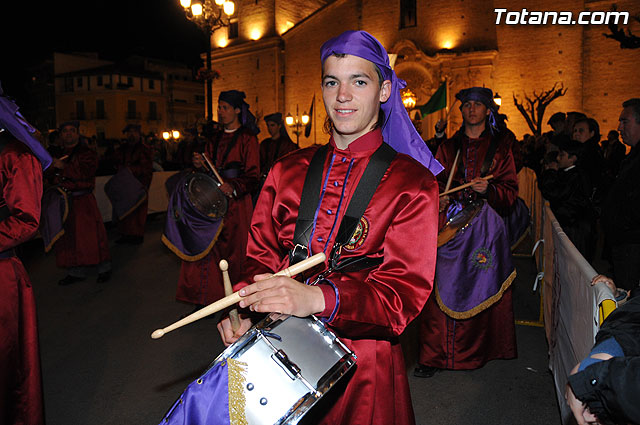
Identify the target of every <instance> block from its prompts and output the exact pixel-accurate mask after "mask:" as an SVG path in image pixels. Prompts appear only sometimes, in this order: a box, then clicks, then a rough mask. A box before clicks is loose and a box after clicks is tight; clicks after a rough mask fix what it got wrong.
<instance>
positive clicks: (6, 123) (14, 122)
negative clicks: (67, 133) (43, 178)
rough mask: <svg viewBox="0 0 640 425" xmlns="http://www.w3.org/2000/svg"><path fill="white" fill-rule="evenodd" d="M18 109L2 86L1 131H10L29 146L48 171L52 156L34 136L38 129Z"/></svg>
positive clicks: (0, 103) (0, 100)
mask: <svg viewBox="0 0 640 425" xmlns="http://www.w3.org/2000/svg"><path fill="white" fill-rule="evenodd" d="M18 109H20V108H19V107H18V105H16V103H15V102H14V101H13V100H11V99H9V98H8V97H7V96H5V95H4V92H3V91H2V85H0V129H5V130H8V131H9V132H10V133H11V134H13V136H14V137H15V138H16V139H18V140H20V141H21V142H22V143H24V144H25V145H27V147H28V148H29V149H30V150H31V152H32V153H33V154H34V155H35V156H36V158H38V160H39V161H40V163H41V164H42V169H43V170H46V169H47V168H48V167H49V165H51V155H49V152H47V150H46V149H45V148H44V146H42V145H41V144H40V142H39V141H38V139H36V138H35V137H34V136H33V134H34V133H35V132H36V129H35V128H34V127H33V126H32V125H31V124H29V123H28V122H27V120H26V119H25V118H24V117H23V116H22V114H21V113H20V112H18Z"/></svg>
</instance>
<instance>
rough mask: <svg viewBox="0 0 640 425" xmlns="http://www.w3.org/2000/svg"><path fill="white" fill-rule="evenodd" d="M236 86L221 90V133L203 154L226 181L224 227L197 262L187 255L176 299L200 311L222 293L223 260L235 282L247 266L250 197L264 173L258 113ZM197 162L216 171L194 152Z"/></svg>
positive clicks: (206, 170)
mask: <svg viewBox="0 0 640 425" xmlns="http://www.w3.org/2000/svg"><path fill="white" fill-rule="evenodd" d="M244 98H245V94H244V93H243V92H241V91H237V90H228V91H224V92H221V93H220V96H219V98H218V122H219V123H220V124H221V125H222V126H223V129H222V131H219V132H217V133H215V134H214V135H213V136H212V139H211V140H209V141H208V142H207V143H206V145H205V150H204V153H205V154H206V156H207V158H208V159H209V161H210V162H211V164H212V165H213V166H214V167H215V168H216V170H217V171H218V172H219V174H220V176H221V177H222V180H223V182H224V184H222V185H221V186H220V187H219V188H220V190H221V191H222V192H223V193H224V194H225V196H226V197H227V200H228V208H227V213H226V214H225V216H224V219H223V224H222V230H221V231H220V233H219V234H218V239H217V240H216V242H215V244H213V246H211V248H210V251H209V252H208V253H206V255H205V256H204V257H202V258H201V259H198V260H196V261H187V260H185V259H183V261H182V267H181V268H180V280H179V281H178V290H177V293H176V299H177V300H179V301H184V302H187V303H191V304H195V306H196V309H197V308H199V307H202V306H204V305H206V304H211V303H212V302H214V301H216V300H218V299H220V298H222V297H224V295H225V293H224V284H223V280H222V272H221V271H220V268H219V263H220V260H223V259H224V260H226V261H227V262H228V263H229V276H230V278H231V281H232V282H235V281H237V279H238V278H239V276H240V273H241V272H242V270H243V268H244V262H245V258H246V249H247V234H248V232H249V224H250V223H251V214H252V212H253V202H252V200H251V195H252V194H253V193H254V191H255V190H256V189H257V187H258V182H259V177H260V149H259V146H258V139H257V138H256V134H257V133H258V132H259V131H260V130H259V129H258V128H257V126H256V125H255V117H254V116H253V114H251V112H250V111H249V105H248V104H247V103H246V102H245V101H244ZM193 166H194V167H195V168H196V169H197V170H199V171H200V172H203V173H208V174H212V171H211V170H210V169H209V166H208V165H207V163H206V162H205V161H204V159H203V158H202V156H201V155H200V154H199V153H194V154H193Z"/></svg>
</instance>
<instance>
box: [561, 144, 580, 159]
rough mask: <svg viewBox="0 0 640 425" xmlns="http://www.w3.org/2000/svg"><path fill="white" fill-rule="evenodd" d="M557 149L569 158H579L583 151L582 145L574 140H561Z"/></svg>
mask: <svg viewBox="0 0 640 425" xmlns="http://www.w3.org/2000/svg"><path fill="white" fill-rule="evenodd" d="M558 149H560V151H562V152H566V153H567V154H568V155H569V156H575V157H577V158H580V155H581V154H582V152H583V151H584V145H583V144H582V143H580V142H577V141H575V140H563V141H562V143H560V145H559V146H558Z"/></svg>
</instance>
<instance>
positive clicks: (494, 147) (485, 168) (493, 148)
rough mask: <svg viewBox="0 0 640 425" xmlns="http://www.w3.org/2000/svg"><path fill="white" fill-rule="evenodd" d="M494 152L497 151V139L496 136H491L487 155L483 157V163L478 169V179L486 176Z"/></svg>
mask: <svg viewBox="0 0 640 425" xmlns="http://www.w3.org/2000/svg"><path fill="white" fill-rule="evenodd" d="M496 150H498V137H497V135H493V136H491V139H490V141H489V148H487V153H486V154H485V156H484V161H483V162H482V167H481V168H480V177H484V176H486V175H487V173H488V172H489V168H491V163H492V162H493V157H494V156H495V155H496Z"/></svg>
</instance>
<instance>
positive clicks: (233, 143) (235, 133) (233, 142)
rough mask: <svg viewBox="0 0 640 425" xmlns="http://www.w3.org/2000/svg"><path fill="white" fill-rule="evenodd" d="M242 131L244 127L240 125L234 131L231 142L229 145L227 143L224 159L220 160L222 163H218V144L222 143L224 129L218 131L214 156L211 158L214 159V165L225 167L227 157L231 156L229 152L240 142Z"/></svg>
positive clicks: (214, 145)
mask: <svg viewBox="0 0 640 425" xmlns="http://www.w3.org/2000/svg"><path fill="white" fill-rule="evenodd" d="M242 131H243V127H240V128H239V129H237V130H236V131H235V132H234V134H233V138H232V139H231V142H230V143H229V145H227V149H226V150H225V151H224V155H222V161H220V165H216V158H217V157H218V146H219V145H220V139H221V138H222V135H223V134H224V130H222V131H220V132H218V136H217V137H216V141H215V143H214V144H213V158H211V160H212V161H213V163H214V165H216V167H220V168H224V164H225V162H227V157H228V156H229V153H231V149H233V147H234V146H235V145H236V143H238V137H240V133H241V132H242Z"/></svg>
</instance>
